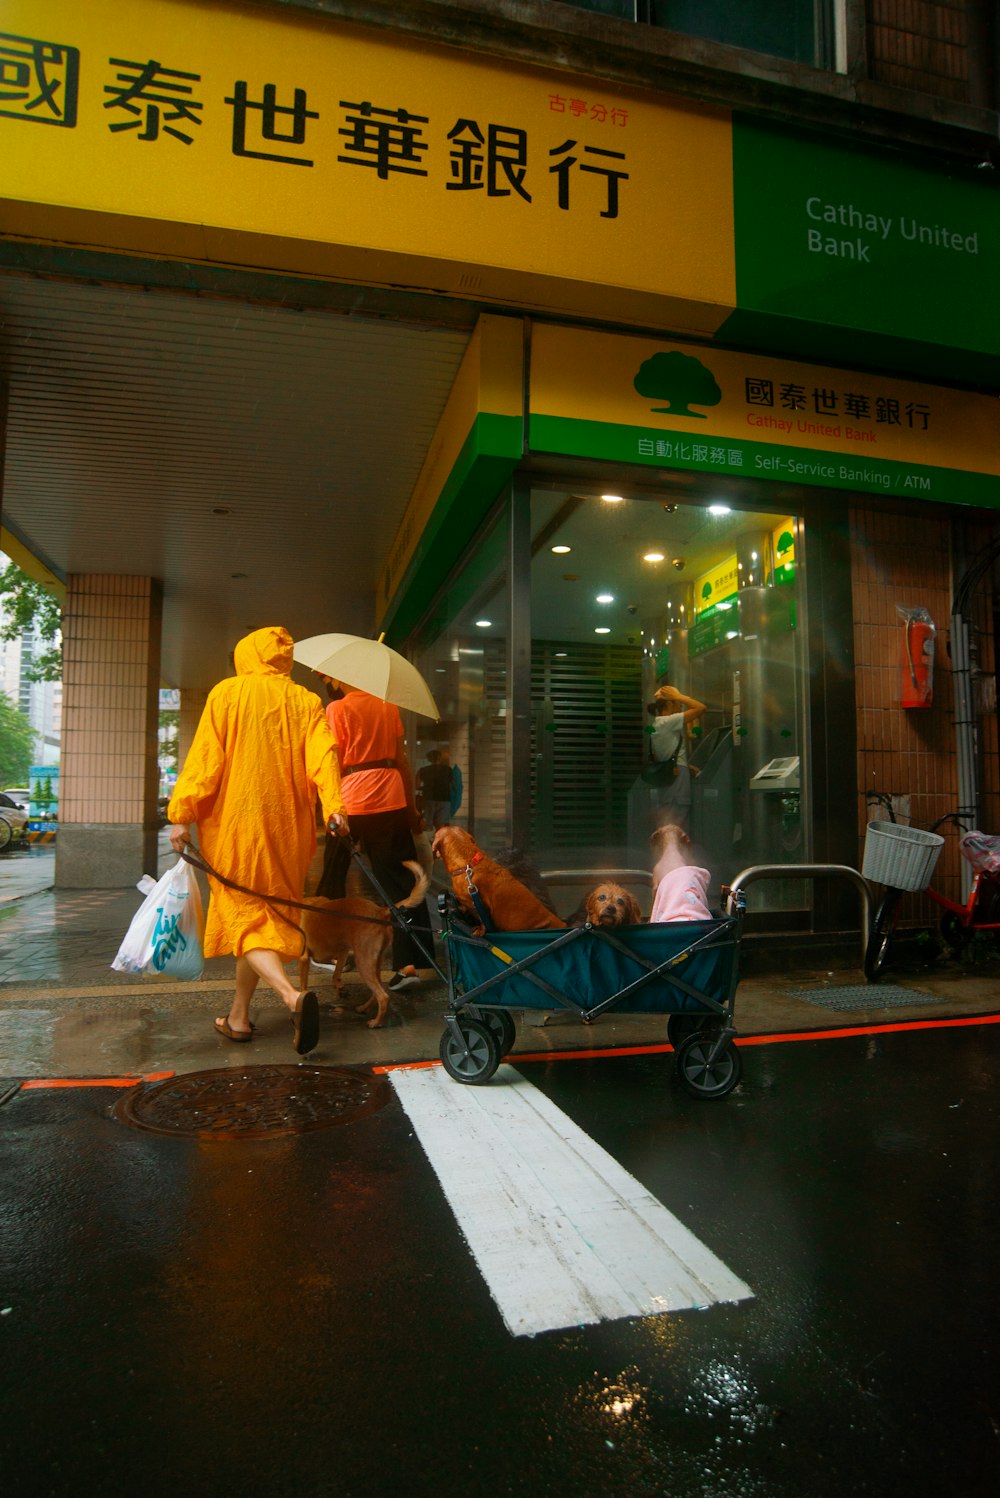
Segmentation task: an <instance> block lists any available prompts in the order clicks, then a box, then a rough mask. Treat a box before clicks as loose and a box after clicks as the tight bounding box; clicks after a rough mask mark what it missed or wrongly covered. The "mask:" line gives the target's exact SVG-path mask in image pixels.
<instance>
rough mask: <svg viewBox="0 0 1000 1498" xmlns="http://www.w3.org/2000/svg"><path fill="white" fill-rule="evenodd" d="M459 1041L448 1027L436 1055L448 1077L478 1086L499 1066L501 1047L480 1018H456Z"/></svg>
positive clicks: (491, 1031)
mask: <svg viewBox="0 0 1000 1498" xmlns="http://www.w3.org/2000/svg"><path fill="white" fill-rule="evenodd" d="M458 1029H459V1033H460V1034H461V1037H462V1038H461V1040H459V1039H458V1038H457V1037H456V1036H455V1034H454V1033H453V1031H452V1029H451V1027H450V1026H446V1027H445V1032H444V1034H443V1035H442V1036H441V1045H440V1047H439V1050H438V1054H439V1055H440V1057H441V1064H442V1065H443V1066H444V1069H445V1071H446V1072H447V1073H448V1075H449V1077H453V1078H454V1080H455V1081H456V1082H467V1083H468V1084H469V1085H470V1086H472V1087H477V1086H479V1085H480V1084H481V1083H483V1082H488V1081H489V1080H490V1077H492V1075H493V1073H494V1072H495V1071H496V1069H497V1067H498V1066H499V1065H500V1047H499V1045H498V1044H497V1039H496V1036H495V1035H494V1033H493V1030H492V1028H491V1027H490V1026H489V1025H487V1024H485V1023H484V1021H483V1020H479V1019H467V1018H466V1017H465V1016H464V1015H462V1016H460V1017H459V1019H458Z"/></svg>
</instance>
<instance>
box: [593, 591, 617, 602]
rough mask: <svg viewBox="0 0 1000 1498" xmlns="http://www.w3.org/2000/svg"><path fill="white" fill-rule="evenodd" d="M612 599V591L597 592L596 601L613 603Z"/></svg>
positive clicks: (613, 599)
mask: <svg viewBox="0 0 1000 1498" xmlns="http://www.w3.org/2000/svg"><path fill="white" fill-rule="evenodd" d="M614 601H615V595H614V594H613V593H598V595H597V602H598V603H614Z"/></svg>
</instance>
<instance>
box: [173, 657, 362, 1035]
mask: <svg viewBox="0 0 1000 1498" xmlns="http://www.w3.org/2000/svg"><path fill="white" fill-rule="evenodd" d="M233 665H234V666H235V669H236V674H235V675H234V676H230V677H227V678H226V680H224V681H220V682H219V683H218V685H217V686H214V687H213V688H212V690H211V692H210V693H209V694H208V701H207V702H206V704H205V710H204V712H203V713H202V715H201V721H200V722H199V724H198V728H197V731H196V733H195V736H194V740H193V742H192V744H191V748H190V750H189V751H188V755H187V758H186V759H185V761H184V768H183V769H182V770H181V773H180V775H179V776H178V777H177V784H176V785H175V786H174V793H173V795H172V796H171V798H170V805H169V806H168V807H167V817H168V819H169V820H170V821H171V822H172V823H174V824H175V825H174V826H173V827H172V828H171V831H170V842H171V845H172V847H173V849H174V851H175V852H176V853H180V852H181V850H182V849H183V848H185V847H186V846H187V845H188V844H189V843H190V842H191V841H192V833H193V832H194V831H195V829H197V832H198V836H199V839H200V844H201V850H202V852H203V853H204V855H205V859H206V861H207V862H208V863H210V864H211V865H212V867H213V868H214V869H216V870H217V871H218V873H219V874H221V875H222V876H223V877H224V878H226V879H228V880H231V881H232V883H234V884H240V885H243V886H244V889H245V890H252V891H255V892H256V893H254V894H246V893H243V892H241V891H240V890H235V889H230V888H228V887H227V886H226V885H224V884H220V883H219V882H218V880H215V879H213V878H212V877H211V876H209V881H208V882H209V887H210V889H211V895H212V898H211V902H210V904H209V907H208V919H207V921H206V924H205V956H206V957H221V956H224V955H226V954H227V953H229V952H232V953H234V954H235V957H236V994H235V997H234V998H233V1002H232V1004H231V1005H230V1008H229V1013H228V1014H227V1015H225V1016H220V1017H219V1018H218V1019H217V1020H216V1021H215V1028H216V1029H217V1030H218V1032H219V1034H220V1035H224V1036H225V1037H226V1038H227V1040H241V1041H249V1040H252V1039H253V1034H254V1027H253V1025H252V1024H251V1023H250V1001H251V999H252V998H253V995H254V992H255V990H256V988H257V983H258V980H259V979H260V978H263V979H264V981H265V983H267V984H269V985H270V987H271V988H273V989H274V991H275V993H276V994H277V995H278V997H279V998H280V999H281V1001H282V1003H284V1004H285V1005H286V1007H287V1008H288V1009H289V1011H290V1012H291V1015H292V1022H293V1025H294V1045H295V1049H296V1051H298V1053H299V1054H300V1055H305V1054H306V1053H307V1052H308V1051H311V1050H313V1049H314V1048H315V1046H316V1043H317V1041H318V1039H319V1004H318V1001H317V998H316V995H315V994H314V993H312V992H311V991H310V992H307V993H299V991H298V989H297V988H296V987H295V985H294V984H293V983H292V982H290V980H289V978H288V974H287V973H286V972H285V963H286V962H291V961H292V960H293V959H294V958H297V957H299V956H300V955H301V952H302V933H301V931H300V930H299V927H298V922H297V920H296V919H295V914H294V907H292V908H290V909H288V919H287V920H286V919H283V918H282V915H281V914H279V913H278V912H281V911H283V910H284V909H285V907H283V906H282V905H280V904H279V905H277V906H275V905H273V904H269V903H268V902H267V900H265V899H262V898H258V896H268V895H269V896H271V897H272V899H274V900H280V899H282V898H284V899H286V900H292V901H295V900H301V898H302V890H303V886H304V884H305V877H306V873H307V871H308V868H309V862H310V860H311V858H312V854H313V849H314V848H315V846H316V809H315V808H316V797H317V795H318V796H319V799H320V802H321V804H322V807H323V815H324V818H325V819H326V822H327V825H332V826H334V827H336V828H337V829H338V831H339V832H346V831H347V824H346V820H345V817H344V811H345V808H344V800H343V796H342V794H341V788H340V775H339V772H338V767H337V756H336V750H335V748H334V744H333V740H332V738H331V736H330V730H329V727H328V725H327V723H326V722H325V720H324V717H323V704H322V703H321V702H320V700H319V698H318V697H317V696H316V695H315V694H314V693H312V692H308V691H306V689H305V688H304V687H300V686H297V685H296V684H295V682H293V681H292V680H291V669H292V637H291V635H290V634H289V633H288V631H287V630H286V629H281V628H277V627H274V628H268V629H257V630H254V631H253V633H252V634H249V635H247V636H246V637H245V638H244V639H242V640H240V642H239V644H238V645H237V646H236V649H235V650H234V652H233Z"/></svg>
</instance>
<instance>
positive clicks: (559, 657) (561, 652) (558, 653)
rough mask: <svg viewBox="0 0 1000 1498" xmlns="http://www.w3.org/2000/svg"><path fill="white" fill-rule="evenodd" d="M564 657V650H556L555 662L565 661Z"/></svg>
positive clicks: (565, 653)
mask: <svg viewBox="0 0 1000 1498" xmlns="http://www.w3.org/2000/svg"><path fill="white" fill-rule="evenodd" d="M566 655H567V652H566V651H565V650H557V651H556V660H565V658H566Z"/></svg>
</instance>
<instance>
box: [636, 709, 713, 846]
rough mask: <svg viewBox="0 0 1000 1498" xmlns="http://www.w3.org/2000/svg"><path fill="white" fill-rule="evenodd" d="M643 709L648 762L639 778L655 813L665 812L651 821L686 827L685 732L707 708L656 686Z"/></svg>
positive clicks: (687, 776)
mask: <svg viewBox="0 0 1000 1498" xmlns="http://www.w3.org/2000/svg"><path fill="white" fill-rule="evenodd" d="M646 711H647V713H649V715H650V716H651V717H652V719H653V723H652V727H651V729H650V730H649V764H648V766H647V768H646V770H645V771H644V773H643V780H644V781H645V782H646V784H647V785H648V787H649V790H650V801H651V805H652V806H653V807H654V808H655V809H656V811H657V812H658V813H669V815H666V816H665V815H657V816H656V817H655V818H654V820H655V822H657V823H659V822H662V821H670V822H673V823H674V824H675V825H676V826H678V827H683V828H685V829H686V828H687V826H688V824H689V822H690V819H691V767H690V765H689V763H688V734H689V733H690V731H691V729H692V727H693V726H694V724H695V723H697V721H698V719H699V718H700V717H702V715H703V714H704V713H706V712H707V711H708V708H707V706H706V704H705V703H704V702H699V701H698V699H697V698H696V697H688V696H687V695H686V694H685V693H684V692H681V691H678V689H677V688H676V687H674V686H669V685H664V686H661V687H658V688H657V690H656V693H655V695H654V697H653V701H652V702H650V703H649V704H648V705H647V708H646Z"/></svg>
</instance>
